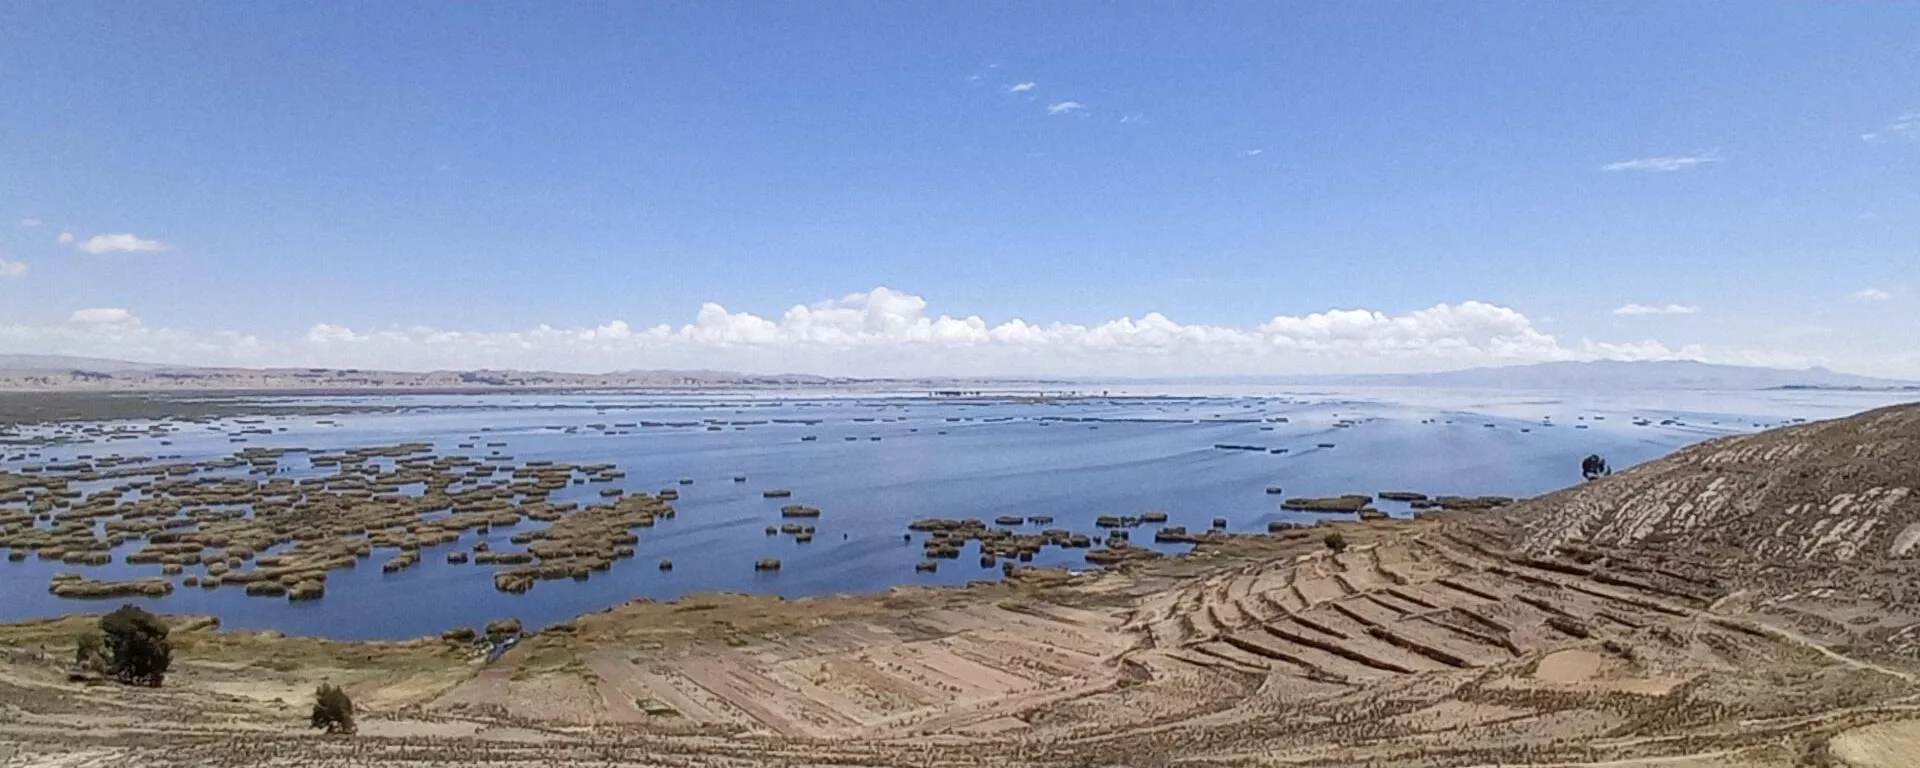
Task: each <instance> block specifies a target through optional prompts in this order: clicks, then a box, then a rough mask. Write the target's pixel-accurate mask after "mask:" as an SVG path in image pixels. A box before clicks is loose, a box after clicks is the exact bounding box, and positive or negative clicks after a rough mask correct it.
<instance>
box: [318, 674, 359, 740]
mask: <svg viewBox="0 0 1920 768" xmlns="http://www.w3.org/2000/svg"><path fill="white" fill-rule="evenodd" d="M312 724H313V727H315V728H325V729H327V733H353V731H354V725H353V699H350V698H348V697H347V692H346V691H343V690H340V688H339V687H338V686H334V685H330V684H327V683H321V684H320V688H319V690H316V691H314V692H313V723H312Z"/></svg>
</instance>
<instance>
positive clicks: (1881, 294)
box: [1847, 286, 1893, 301]
mask: <svg viewBox="0 0 1920 768" xmlns="http://www.w3.org/2000/svg"><path fill="white" fill-rule="evenodd" d="M1847 298H1850V299H1853V300H1855V301H1886V300H1887V299H1891V298H1893V292H1892V291H1887V290H1882V289H1880V288H1875V287H1873V286H1867V287H1865V288H1862V289H1860V290H1857V291H1854V292H1853V293H1849V294H1847Z"/></svg>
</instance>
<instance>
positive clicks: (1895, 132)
mask: <svg viewBox="0 0 1920 768" xmlns="http://www.w3.org/2000/svg"><path fill="white" fill-rule="evenodd" d="M1892 139H1906V140H1909V141H1920V112H1908V113H1906V114H1904V115H1901V116H1899V117H1898V118H1895V119H1894V121H1893V122H1891V123H1888V124H1886V125H1885V126H1882V127H1881V128H1880V130H1877V131H1874V132H1872V133H1863V134H1860V140H1861V141H1873V142H1879V141H1888V140H1892Z"/></svg>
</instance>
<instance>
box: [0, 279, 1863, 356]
mask: <svg viewBox="0 0 1920 768" xmlns="http://www.w3.org/2000/svg"><path fill="white" fill-rule="evenodd" d="M0 347H4V348H6V349H9V350H14V351H19V352H29V353H41V354H69V355H85V356H90V357H108V358H121V359H131V360H139V361H144V362H160V363H174V364H183V365H239V366H329V367H352V368H381V369H394V370H431V369H471V368H517V369H547V370H567V371H582V372H601V371H611V370H622V369H645V368H726V369H733V370H742V371H753V372H801V373H822V374H830V375H856V376H919V375H1080V376H1100V375H1113V376H1137V375H1148V376H1165V375H1202V374H1250V373H1294V372H1328V371H1420V370H1442V369H1450V368H1459V367H1467V366H1476V365H1500V364H1518V363H1532V362H1544V361H1553V360H1678V359H1689V360H1706V361H1709V362H1722V363H1734V364H1749V365H1774V366H1788V367H1799V366H1806V365H1812V364H1820V363H1825V362H1827V361H1825V360H1822V359H1818V358H1812V357H1807V356H1801V355H1793V354H1780V353H1766V352H1755V351H1749V350H1737V349H1715V348H1708V347H1703V346H1700V345H1683V346H1677V347H1676V346H1669V345H1667V344H1664V343H1662V342H1659V341H1655V340H1641V341H1626V342H1612V341H1595V340H1592V339H1584V338H1583V339H1579V340H1577V341H1563V340H1562V339H1560V338H1558V337H1556V336H1554V335H1553V334H1550V333H1547V332H1546V331H1543V330H1541V328H1540V327H1539V326H1538V324H1537V323H1536V322H1535V321H1534V320H1533V319H1532V318H1529V317H1528V316H1527V315H1525V314H1523V313H1521V312H1519V311H1517V310H1514V309H1512V308H1509V307H1503V306H1499V305H1496V304H1491V303H1487V302H1482V301H1464V302H1460V303H1457V304H1447V303H1441V304H1435V305H1433V306H1431V307H1427V308H1424V309H1418V310H1414V311H1409V312H1402V313H1397V314H1393V313H1387V312H1382V311H1379V310H1371V309H1329V310H1325V311H1321V312H1314V313H1310V314H1303V315H1277V316H1274V317H1273V318H1271V319H1269V320H1267V321H1266V322H1263V323H1260V324H1258V325H1252V326H1225V325H1205V324H1187V323H1181V322H1178V321H1175V320H1173V319H1171V318H1169V317H1166V316H1165V315H1162V314H1160V313H1157V312H1150V313H1147V314H1145V315H1142V316H1140V317H1137V318H1134V317H1122V318H1117V319H1114V320H1109V321H1106V322H1103V323H1099V324H1096V325H1081V324H1075V323H1064V322H1050V323H1035V322H1028V321H1026V320H1022V319H1018V318H1016V319H1012V320H1007V321H1005V322H1000V323H992V324H990V323H988V322H987V321H985V320H983V319H982V318H980V317H979V316H977V315H966V316H954V315H948V314H932V313H929V312H928V303H927V301H926V299H924V298H922V297H920V296H918V295H915V294H912V293H907V292H903V291H898V290H894V289H890V288H886V287H877V288H874V289H872V290H870V291H864V292H858V293H850V294H847V295H845V296H842V297H840V298H837V299H829V300H826V301H820V302H815V303H811V304H799V305H795V306H793V307H792V308H790V309H788V310H787V311H786V312H784V313H782V314H781V315H780V316H778V317H764V316H761V315H756V314H753V313H751V312H736V311H732V310H729V309H727V308H726V307H724V306H722V305H720V304H717V303H713V302H707V303H704V304H701V305H700V307H699V309H698V311H697V312H696V313H695V314H694V317H693V319H692V321H691V322H688V323H685V324H682V325H677V326H676V325H668V324H661V325H655V326H651V327H642V328H636V327H634V326H632V325H630V324H628V323H626V322H625V321H622V320H612V321H609V322H607V323H605V324H602V325H597V326H591V327H577V328H557V327H552V326H548V325H539V326H536V327H534V328H529V329H525V330H518V331H462V330H452V329H444V328H432V327H424V326H408V327H402V326H387V327H375V328H360V329H356V328H350V327H346V326H342V325H334V324H330V323H318V324H315V325H313V326H312V327H310V328H309V329H308V330H307V331H306V332H305V333H304V334H301V335H299V336H297V337H291V338H278V339H275V338H263V337H261V336H256V335H253V334H247V333H240V332H234V331H215V332H197V331H190V330H184V329H176V328H166V327H157V326H153V325H149V324H147V323H145V322H143V321H142V320H141V319H140V317H139V316H138V315H137V314H136V313H134V312H132V311H130V310H128V309H125V308H120V307H95V308H88V309H81V310H78V311H75V312H73V313H72V314H71V315H70V316H69V317H68V319H67V321H66V322H65V323H59V324H50V325H26V324H14V325H0Z"/></svg>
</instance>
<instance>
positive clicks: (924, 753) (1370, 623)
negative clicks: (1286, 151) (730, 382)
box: [0, 520, 1920, 766]
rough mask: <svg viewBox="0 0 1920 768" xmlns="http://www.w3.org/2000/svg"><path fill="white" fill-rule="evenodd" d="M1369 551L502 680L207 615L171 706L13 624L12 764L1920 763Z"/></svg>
mask: <svg viewBox="0 0 1920 768" xmlns="http://www.w3.org/2000/svg"><path fill="white" fill-rule="evenodd" d="M1342 529H1343V532H1344V533H1345V534H1346V537H1347V539H1348V541H1350V542H1352V546H1351V547H1349V548H1348V549H1347V550H1346V551H1345V552H1342V553H1338V554H1336V553H1333V552H1331V551H1329V550H1328V549H1326V548H1325V547H1324V546H1322V545H1321V544H1320V542H1319V539H1318V537H1317V536H1296V537H1292V538H1287V537H1273V538H1268V537H1254V538H1245V539H1236V540H1233V541H1230V542H1226V543H1223V544H1218V545H1211V546H1208V547H1205V548H1203V549H1202V551H1201V552H1200V553H1198V554H1196V555H1194V556H1190V557H1185V558H1177V559H1170V560H1167V561H1164V562H1156V563H1149V564H1142V565H1138V566H1133V567H1130V568H1127V569H1124V570H1123V571H1119V572H1111V573H1101V574H1089V575H1085V576H1081V577H1077V578H1073V579H1065V578H1056V579H1053V580H1038V581H1030V582H1027V583H1015V584H996V585H977V586H974V587H970V588H966V589H900V590H895V591H893V592H890V593H886V594H883V595H872V596H864V597H830V598H820V599H811V600H795V601H782V600H777V599H771V598H760V597H749V596H741V595H703V596H698V597H694V598H689V599H687V600H684V601H681V602H678V603H654V602H636V603H630V604H627V605H623V606H620V607H617V608H614V609H610V610H608V611H605V612H602V613H596V614H590V615H586V616H582V617H580V618H579V619H578V620H576V621H574V622H571V623H569V624H566V625H562V626H559V627H553V628H548V629H546V630H543V631H541V632H539V633H537V634H534V635H531V636H529V637H528V638H526V640H525V641H523V642H522V643H521V644H520V646H519V647H517V648H515V649H514V650H513V651H511V652H509V653H507V654H506V655H505V656H503V657H501V658H500V659H498V660H497V661H494V662H492V663H490V664H489V663H486V662H485V661H483V660H479V659H472V658H469V657H468V654H467V653H465V652H464V650H463V649H461V648H459V647H458V646H454V645H451V644H446V643H442V642H440V641H438V640H420V641H412V642H407V643H380V644H364V643H337V642H329V641H324V640H315V639H310V638H284V637H279V636H276V635H273V634H271V633H223V632H217V631H214V630H213V629H211V628H210V627H208V626H207V622H204V621H201V622H197V623H195V622H190V621H184V620H183V621H182V623H181V629H180V630H178V631H177V633H176V635H177V645H178V651H177V657H178V661H177V663H176V670H175V672H174V674H173V675H172V676H171V677H169V679H168V684H167V687H165V688H162V689H159V690H149V689H132V688H125V687H121V686H117V685H111V684H96V685H87V684H82V683H74V682H69V681H68V680H67V678H66V676H65V674H64V662H65V658H64V654H66V653H68V651H67V648H68V647H69V646H68V643H69V642H70V641H69V639H70V638H71V637H72V635H73V634H74V633H75V632H77V631H79V630H80V629H81V628H83V627H84V626H85V625H86V623H87V619H85V618H68V619H63V620H58V621H46V622H31V623H23V624H15V625H8V626H5V627H0V648H4V649H5V651H4V658H0V744H4V745H5V746H4V747H0V755H10V757H8V758H7V759H8V760H10V761H11V763H10V764H25V765H116V764H139V765H143V766H174V765H179V766H186V765H193V766H205V765H242V764H244V765H249V766H257V765H300V766H308V765H334V764H338V765H346V764H353V765H401V764H407V765H428V764H451V763H460V764H464V765H502V766H504V765H521V764H536V763H537V764H543V765H545V764H565V763H592V764H596V765H606V764H616V765H721V766H731V765H742V766H744V765H823V766H824V765H947V766H976V765H994V766H1000V765H1058V766H1081V765H1133V766H1137V765H1172V764H1176V763H1179V764H1196V765H1198V764H1204V765H1226V766H1230V765H1273V764H1280V765H1306V766H1335V765H1356V764H1359V765H1365V764H1372V765H1401V764H1406V765H1439V766H1453V765H1458V766H1467V765H1496V764H1497V765H1514V764H1531V765H1620V766H1632V765H1645V766H1655V765H1660V766H1689V765H1692V766H1728V765H1781V766H1785V765H1796V764H1804V763H1806V762H1807V761H1809V760H1815V759H1818V760H1824V761H1827V762H1828V763H1830V764H1837V765H1859V766H1890V765H1907V764H1910V763H1904V762H1899V761H1900V760H1904V759H1907V758H1906V757H1904V756H1905V755H1910V754H1912V752H1911V748H1912V747H1913V746H1914V745H1915V744H1916V743H1920V742H1916V739H1920V725H1916V723H1920V720H1916V719H1914V718H1915V717H1916V713H1920V703H1916V702H1920V696H1917V695H1916V694H1920V691H1916V689H1915V686H1914V684H1913V682H1912V680H1911V675H1912V673H1913V671H1914V669H1913V666H1912V665H1910V664H1907V663H1905V662H1902V661H1899V660H1897V659H1896V660H1889V659H1885V658H1877V657H1871V656H1869V657H1856V656H1855V655H1852V654H1851V652H1850V649H1849V648H1847V647H1845V646H1832V647H1829V646H1827V645H1825V644H1822V643H1819V642H1816V641H1814V640H1811V639H1807V638H1805V637H1804V636H1802V635H1800V634H1798V633H1797V632H1794V631H1792V630H1791V628H1788V627H1773V626H1772V625H1769V624H1766V623H1765V622H1766V621H1768V620H1769V619H1767V617H1766V616H1763V615H1756V614H1750V613H1744V612H1740V606H1742V605H1749V604H1751V603H1748V602H1746V601H1742V600H1721V599H1720V598H1721V597H1724V595H1720V594H1716V593H1715V592H1714V591H1713V590H1712V589H1710V588H1707V587H1705V586H1703V585H1698V584H1695V585H1691V586H1689V585H1684V584H1679V583H1677V582H1673V581H1657V582H1656V581H1646V582H1633V580H1630V579H1627V580H1623V579H1616V578H1608V577H1607V575H1606V574H1605V573H1598V574H1596V573H1593V572H1590V573H1587V574H1584V575H1583V574H1581V573H1579V572H1577V571H1578V569H1574V568H1568V567H1564V566H1565V565H1566V564H1563V563H1558V562H1554V561H1541V560H1530V559H1528V558H1526V557H1518V556H1513V555H1510V554H1509V553H1505V552H1502V551H1499V550H1497V549H1496V548H1494V547H1492V546H1490V544H1489V542H1488V539H1486V536H1487V535H1488V534H1487V532H1486V531H1485V530H1483V529H1482V528H1480V527H1478V526H1476V525H1468V524H1462V523H1457V522H1445V521H1435V520H1426V521H1420V522H1412V523H1406V522H1392V523H1378V524H1369V525H1365V526H1361V525H1354V524H1347V525H1343V526H1342ZM1661 578H1663V579H1665V578H1666V577H1661ZM1621 582H1629V583H1621ZM1710 608H1711V609H1712V610H1709V609H1710ZM1862 647H1867V646H1866V644H1862ZM321 680H330V681H332V682H334V683H336V684H340V685H342V686H343V687H345V688H346V689H347V690H348V691H349V692H350V693H351V694H352V695H353V697H354V699H355V701H356V702H357V703H358V705H359V707H360V709H361V711H362V714H361V723H362V727H361V733H360V734H359V735H358V736H355V737H352V738H343V737H326V736H323V735H320V734H318V733H316V732H313V731H310V730H307V729H305V728H304V727H303V726H304V724H305V716H306V709H307V707H308V706H309V703H310V698H309V696H310V691H311V690H312V688H313V686H314V685H316V684H317V683H318V682H320V681H321ZM6 750H11V752H7V751H6ZM1889 760H1891V761H1894V762H1888V761H1889ZM1876 761H1877V762H1876Z"/></svg>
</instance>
